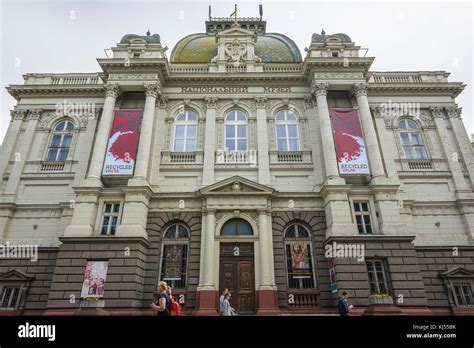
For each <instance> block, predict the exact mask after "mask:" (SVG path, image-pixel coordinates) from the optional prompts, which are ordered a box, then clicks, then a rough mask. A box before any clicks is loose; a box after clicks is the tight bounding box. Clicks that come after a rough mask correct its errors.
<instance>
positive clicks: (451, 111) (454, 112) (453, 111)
mask: <svg viewBox="0 0 474 348" xmlns="http://www.w3.org/2000/svg"><path fill="white" fill-rule="evenodd" d="M444 111H446V114H447V115H448V117H453V118H457V117H460V116H461V111H462V108H458V107H457V106H448V107H445V108H444Z"/></svg>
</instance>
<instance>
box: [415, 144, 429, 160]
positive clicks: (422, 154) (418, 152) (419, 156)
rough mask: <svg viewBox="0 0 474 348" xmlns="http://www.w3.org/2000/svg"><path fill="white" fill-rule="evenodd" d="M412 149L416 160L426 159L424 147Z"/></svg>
mask: <svg viewBox="0 0 474 348" xmlns="http://www.w3.org/2000/svg"><path fill="white" fill-rule="evenodd" d="M413 149H414V150H415V157H416V158H417V159H427V156H426V151H425V148H424V147H420V146H417V147H415V148H413Z"/></svg>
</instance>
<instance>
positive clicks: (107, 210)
mask: <svg viewBox="0 0 474 348" xmlns="http://www.w3.org/2000/svg"><path fill="white" fill-rule="evenodd" d="M104 211H105V212H106V213H110V212H111V211H112V204H109V203H107V204H106V205H105V208H104Z"/></svg>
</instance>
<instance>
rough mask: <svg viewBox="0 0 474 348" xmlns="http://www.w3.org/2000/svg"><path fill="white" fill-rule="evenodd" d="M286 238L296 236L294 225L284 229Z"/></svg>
mask: <svg viewBox="0 0 474 348" xmlns="http://www.w3.org/2000/svg"><path fill="white" fill-rule="evenodd" d="M285 237H286V238H294V237H296V225H291V226H289V227H288V228H287V229H286V234H285Z"/></svg>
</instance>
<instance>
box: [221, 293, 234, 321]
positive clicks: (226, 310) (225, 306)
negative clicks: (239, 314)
mask: <svg viewBox="0 0 474 348" xmlns="http://www.w3.org/2000/svg"><path fill="white" fill-rule="evenodd" d="M229 298H230V293H227V294H225V295H224V300H223V301H222V312H221V313H222V315H224V316H231V315H234V314H235V312H234V308H232V307H231V306H230V302H229Z"/></svg>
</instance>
